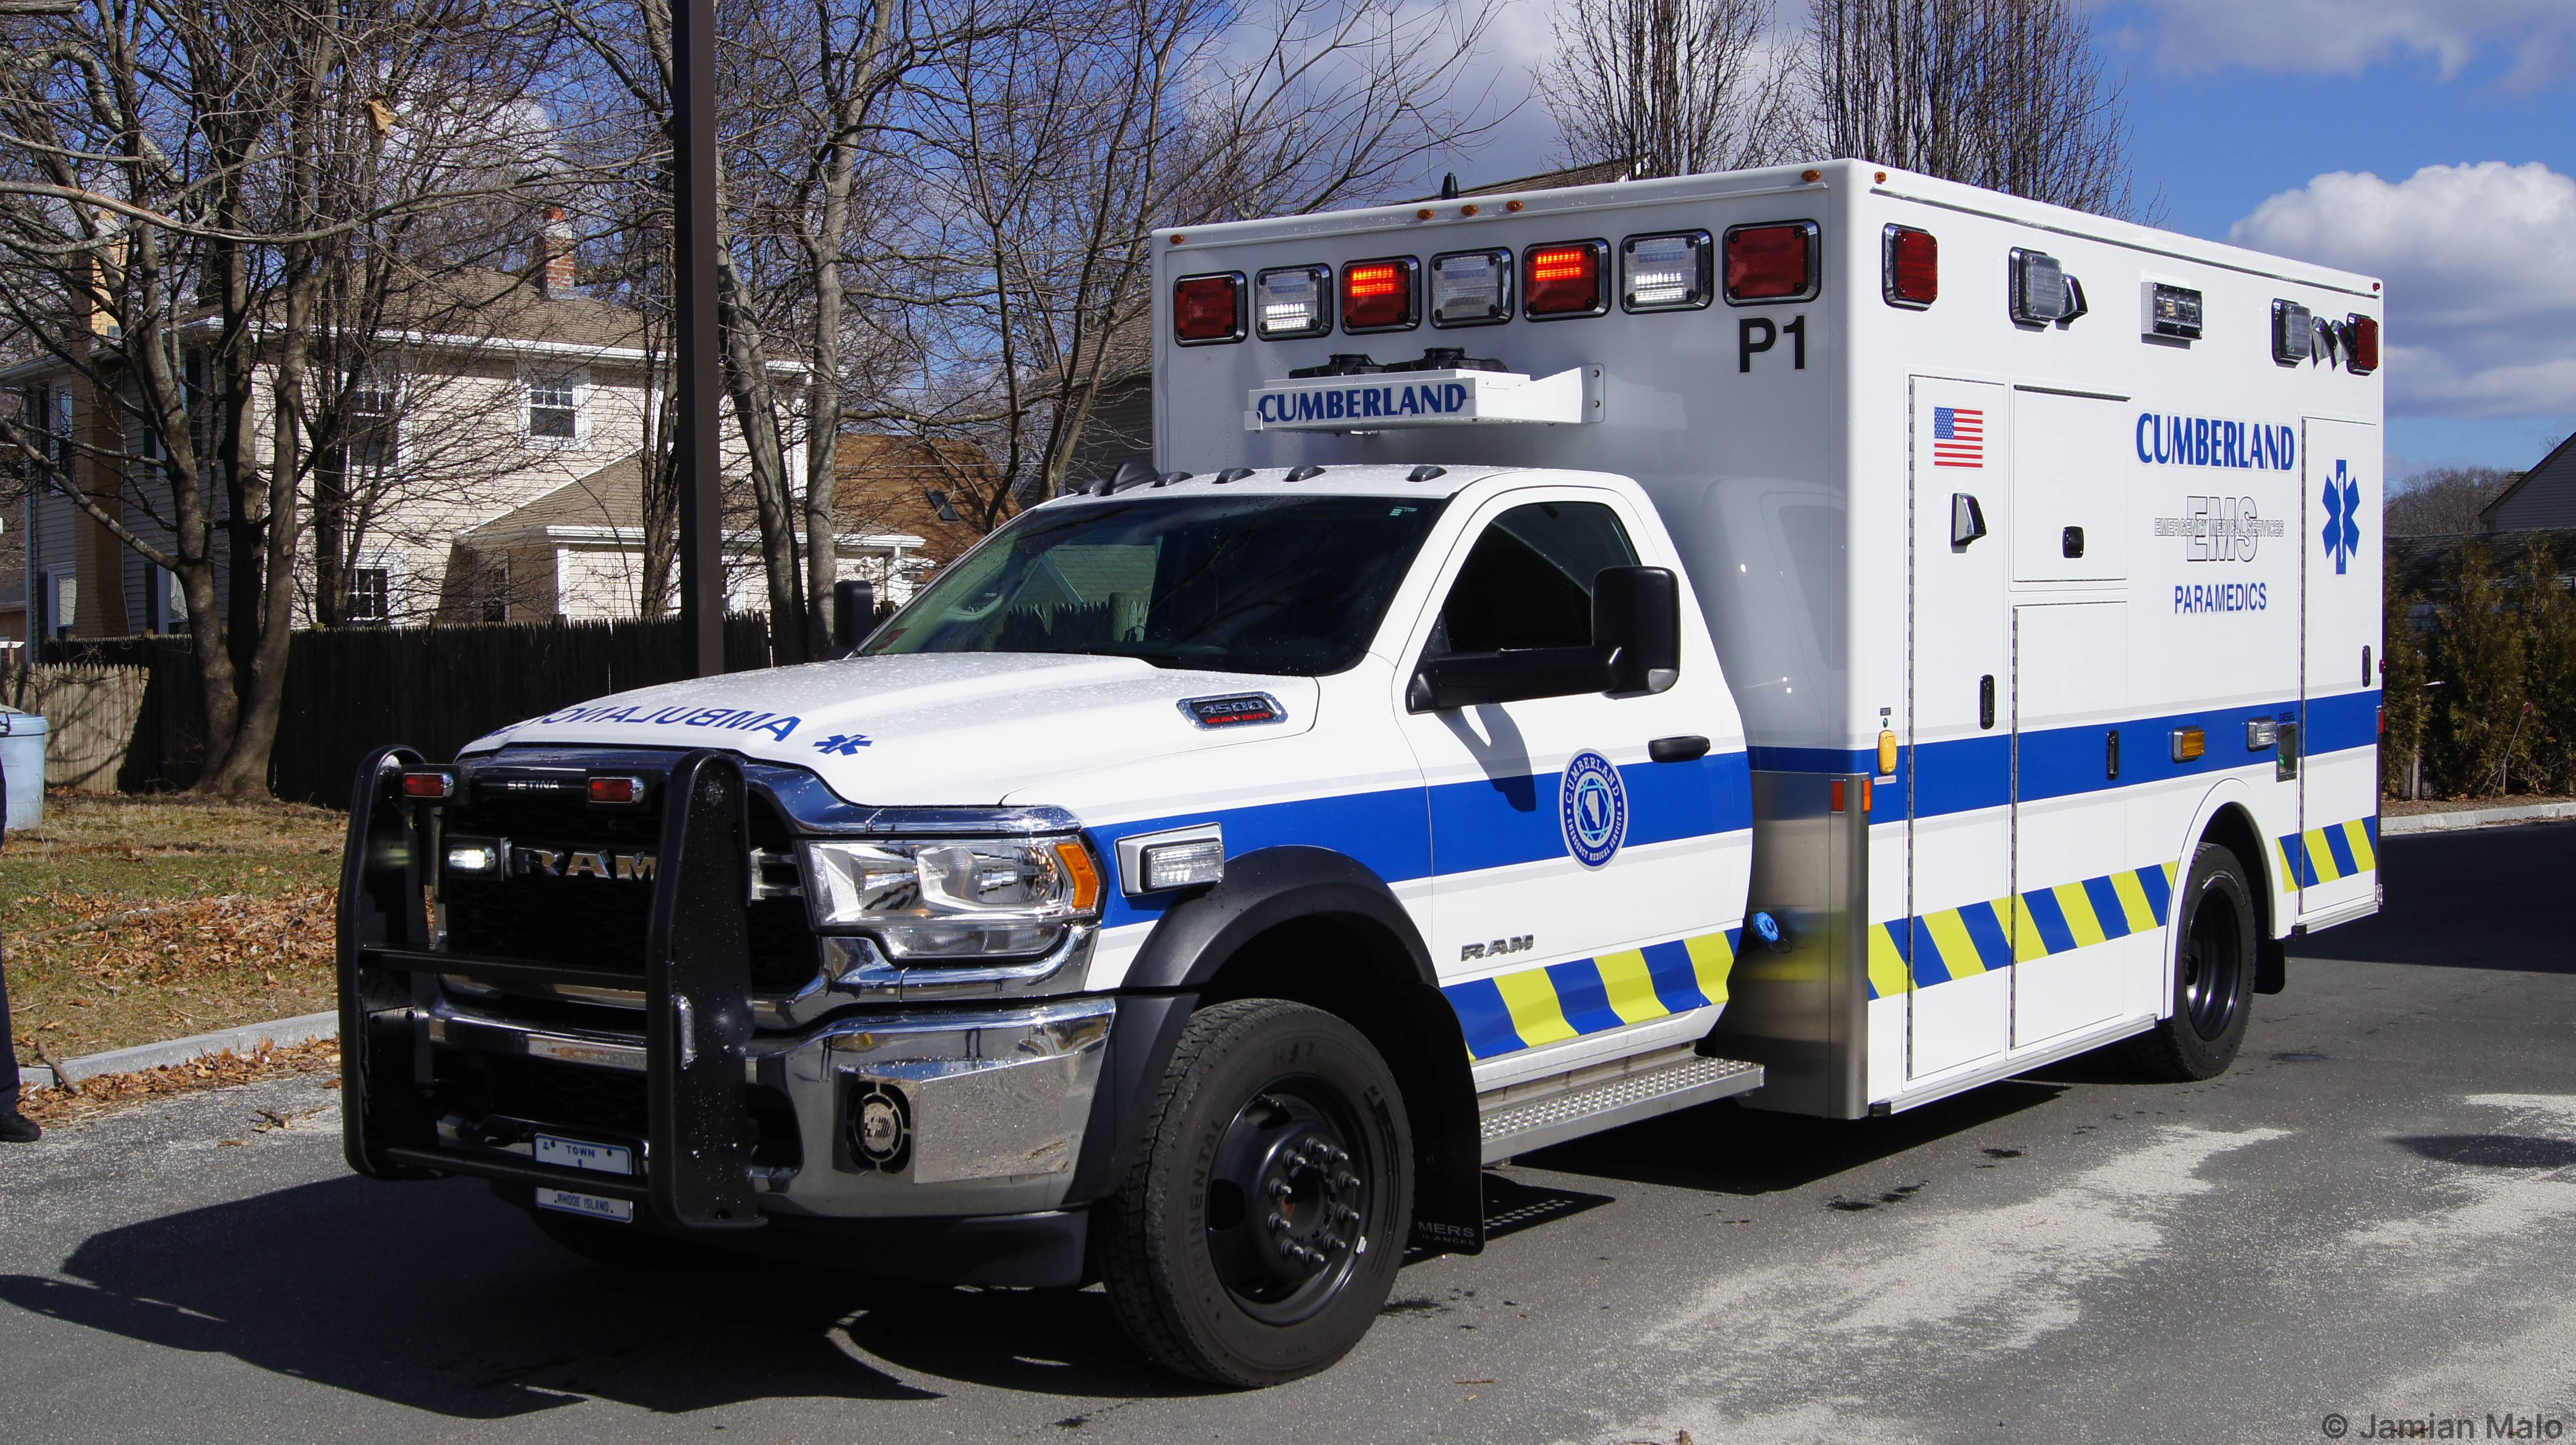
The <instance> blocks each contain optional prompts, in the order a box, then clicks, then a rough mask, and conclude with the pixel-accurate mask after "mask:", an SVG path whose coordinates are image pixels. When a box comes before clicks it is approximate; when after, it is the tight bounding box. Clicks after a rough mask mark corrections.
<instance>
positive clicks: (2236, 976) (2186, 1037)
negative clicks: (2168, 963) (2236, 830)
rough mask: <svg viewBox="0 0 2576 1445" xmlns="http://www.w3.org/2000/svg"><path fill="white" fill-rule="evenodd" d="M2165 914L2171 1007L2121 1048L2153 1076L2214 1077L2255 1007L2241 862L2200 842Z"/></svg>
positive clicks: (2231, 1057) (2250, 906) (2250, 888)
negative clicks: (2169, 928)
mask: <svg viewBox="0 0 2576 1445" xmlns="http://www.w3.org/2000/svg"><path fill="white" fill-rule="evenodd" d="M2168 916H2169V917H2170V918H2171V920H2172V923H2173V929H2174V978H2173V1012H2172V1014H2171V1016H2170V1017H2167V1018H2166V1019H2164V1020H2163V1021H2162V1022H2160V1023H2158V1024H2157V1025H2156V1026H2155V1027H2154V1028H2153V1029H2150V1030H2148V1031H2147V1032H2146V1033H2143V1034H2139V1035H2137V1036H2136V1037H2134V1038H2132V1039H2130V1040H2128V1042H2127V1043H2126V1045H2125V1046H2124V1047H2125V1049H2126V1051H2127V1053H2128V1056H2129V1060H2130V1062H2131V1063H2133V1064H2135V1065H2136V1066H2137V1067H2138V1068H2139V1069H2140V1070H2141V1071H2143V1072H2145V1073H2147V1074H2149V1075H2151V1076H2153V1077H2155V1078H2159V1079H2170V1080H2173V1081H2176V1082H2188V1081H2190V1080H2194V1079H2209V1078H2215V1077H2217V1076H2218V1075H2220V1074H2223V1073H2225V1072H2227V1066H2228V1065H2229V1064H2232V1063H2234V1062H2236V1053H2237V1050H2238V1049H2240V1048H2242V1047H2244V1044H2245V1027H2246V1024H2247V1023H2248V1022H2249V1021H2251V1019H2252V1017H2253V1013H2254V975H2255V962H2254V946H2255V938H2256V933H2255V921H2254V919H2255V914H2254V885H2253V884H2252V883H2250V882H2248V881H2247V877H2246V872H2245V865H2244V864H2242V863H2240V862H2238V861H2237V858H2236V855H2235V854H2234V853H2233V852H2230V851H2229V850H2227V849H2225V848H2222V847H2220V846H2219V845H2217V844H2215V843H2203V844H2201V845H2200V847H2199V849H2198V850H2197V851H2195V852H2194V853H2193V855H2192V860H2191V872H2190V873H2188V874H2186V875H2185V876H2184V878H2183V885H2182V888H2181V889H2180V890H2179V891H2178V892H2176V893H2175V894H2174V899H2173V907H2172V909H2171V911H2170V913H2169V915H2168Z"/></svg>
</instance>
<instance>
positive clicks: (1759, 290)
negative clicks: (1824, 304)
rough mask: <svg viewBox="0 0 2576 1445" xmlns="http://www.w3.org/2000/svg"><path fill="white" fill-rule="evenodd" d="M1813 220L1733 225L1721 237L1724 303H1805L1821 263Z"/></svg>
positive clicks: (1810, 296) (1813, 289) (1811, 295)
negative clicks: (1724, 282) (1724, 256)
mask: <svg viewBox="0 0 2576 1445" xmlns="http://www.w3.org/2000/svg"><path fill="white" fill-rule="evenodd" d="M1821 249H1822V248H1820V247H1818V246H1817V244H1816V223H1815V222H1813V221H1779V222H1773V223H1769V224H1765V225H1759V226H1733V227H1729V228H1728V230H1727V233H1726V299H1727V300H1728V301H1729V302H1732V303H1734V304H1736V305H1739V306H1740V305H1743V304H1744V303H1745V302H1748V301H1810V300H1813V299H1815V295H1816V290H1817V282H1818V279H1819V267H1820V263H1821V261H1822V259H1823V258H1822V256H1821V254H1820V252H1821Z"/></svg>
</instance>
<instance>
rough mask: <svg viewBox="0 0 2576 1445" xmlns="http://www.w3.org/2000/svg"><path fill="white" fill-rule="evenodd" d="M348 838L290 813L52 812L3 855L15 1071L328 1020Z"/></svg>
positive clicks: (2, 928) (262, 808) (135, 803)
mask: <svg viewBox="0 0 2576 1445" xmlns="http://www.w3.org/2000/svg"><path fill="white" fill-rule="evenodd" d="M346 827H347V820H346V817H345V815H343V814H340V813H335V812H332V811H330V810H328V809H323V808H311V807H305V806H302V805H298V804H289V803H266V804H244V803H222V802H211V801H205V800H199V799H192V798H177V797H169V796H163V797H141V798H129V797H115V796H96V795H56V796H50V797H48V798H46V799H45V821H44V822H43V824H41V825H40V826H37V827H34V828H25V829H12V830H10V833H9V836H8V843H7V846H6V847H5V848H0V944H5V946H6V947H7V950H8V954H7V958H8V971H9V1006H10V1012H11V1014H12V1015H13V1017H12V1018H11V1020H10V1022H11V1025H12V1027H13V1030H14V1032H15V1033H16V1035H17V1037H16V1039H15V1040H13V1043H14V1045H15V1047H16V1048H17V1051H18V1058H19V1060H20V1061H21V1062H22V1063H31V1064H32V1063H37V1062H39V1061H40V1059H39V1050H40V1049H41V1051H42V1054H43V1055H44V1056H46V1057H51V1058H56V1059H67V1058H77V1057H79V1056H80V1055H82V1054H91V1053H97V1052H99V1051H100V1050H102V1049H113V1048H121V1047H123V1046H125V1045H127V1044H143V1043H151V1042H154V1041H155V1040H159V1039H167V1038H175V1037H178V1036H180V1035H183V1034H194V1033H203V1032H205V1031H206V1030H208V1029H218V1028H227V1027H230V1026H232V1025H234V1024H248V1023H259V1022H262V1021H264V1020H267V1019H274V1018H285V1017H289V1016H292V1015H295V1014H307V1013H318V1012H320V1011H322V1010H324V1009H327V1008H330V1007H332V1006H333V999H334V995H333V984H332V972H331V970H332V958H331V952H332V906H333V900H334V897H335V896H336V893H337V884H338V882H339V871H340V845H341V842H342V836H343V832H344V830H345V829H346Z"/></svg>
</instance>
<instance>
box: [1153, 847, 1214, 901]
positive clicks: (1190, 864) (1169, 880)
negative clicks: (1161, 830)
mask: <svg viewBox="0 0 2576 1445" xmlns="http://www.w3.org/2000/svg"><path fill="white" fill-rule="evenodd" d="M1224 876H1225V840H1224V839H1222V838H1201V839H1198V840H1196V841H1195V842H1189V843H1165V844H1163V845H1161V846H1160V847H1154V848H1148V849H1146V850H1145V890H1146V891H1147V892H1149V893H1156V892H1160V891H1162V890H1163V889H1166V888H1193V887H1196V886H1198V885H1200V884H1203V883H1214V882H1216V881H1217V880H1218V879H1220V878H1223V877H1224Z"/></svg>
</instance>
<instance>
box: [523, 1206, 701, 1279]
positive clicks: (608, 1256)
mask: <svg viewBox="0 0 2576 1445" xmlns="http://www.w3.org/2000/svg"><path fill="white" fill-rule="evenodd" d="M637 1208H638V1209H641V1208H642V1206H640V1205H639V1206H637ZM528 1218H529V1220H530V1221H532V1222H533V1223H534V1224H535V1225H536V1226H537V1232H538V1233H540V1234H543V1235H544V1236H545V1237H546V1238H548V1239H551V1240H553V1241H554V1242H555V1243H557V1244H560V1245H562V1246H563V1247H564V1248H566V1249H569V1250H571V1251H572V1252H573V1253H575V1254H577V1255H580V1256H581V1257H582V1258H584V1259H586V1260H589V1261H590V1262H591V1263H593V1264H597V1265H604V1266H606V1267H607V1268H610V1269H616V1270H627V1271H632V1272H635V1273H639V1274H649V1273H659V1272H664V1271H670V1270H684V1269H700V1268H704V1267H705V1266H706V1265H707V1264H708V1263H709V1262H711V1260H712V1258H713V1254H714V1252H713V1251H712V1250H709V1249H707V1248H706V1247H705V1246H703V1245H697V1244H690V1243H687V1242H685V1241H682V1240H677V1239H666V1238H664V1237H663V1236H661V1235H658V1234H648V1233H646V1232H644V1231H643V1230H640V1229H637V1228H635V1227H633V1226H632V1225H625V1224H614V1223H609V1224H603V1223H600V1222H598V1221H596V1220H590V1219H583V1218H580V1217H579V1216H576V1215H571V1214H566V1213H564V1212H563V1211H561V1210H557V1209H538V1208H534V1207H531V1208H530V1209H529V1210H528Z"/></svg>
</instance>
